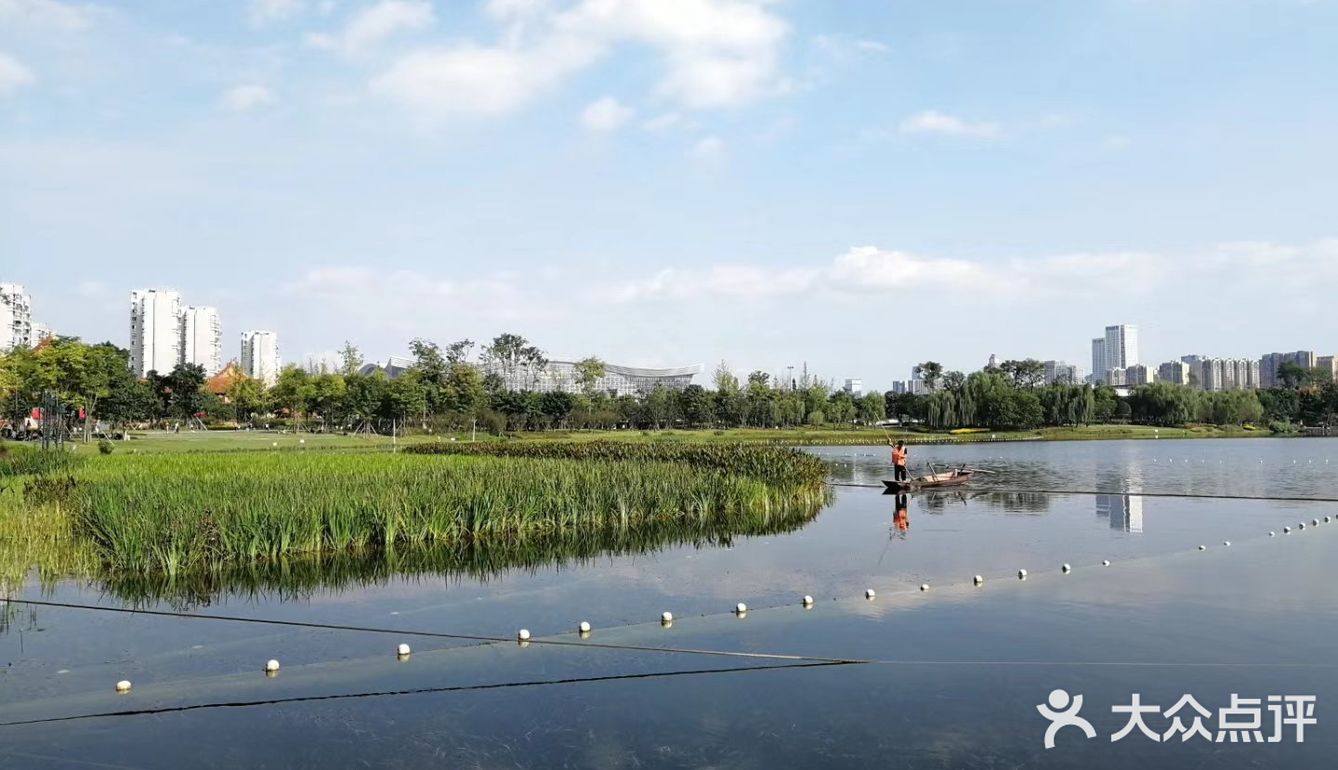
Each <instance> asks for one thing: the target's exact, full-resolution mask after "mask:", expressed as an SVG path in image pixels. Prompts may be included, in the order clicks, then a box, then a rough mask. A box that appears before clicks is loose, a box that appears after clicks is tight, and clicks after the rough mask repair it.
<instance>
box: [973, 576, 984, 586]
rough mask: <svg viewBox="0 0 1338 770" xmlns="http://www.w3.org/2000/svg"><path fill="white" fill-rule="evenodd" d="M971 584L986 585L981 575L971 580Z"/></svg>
mask: <svg viewBox="0 0 1338 770" xmlns="http://www.w3.org/2000/svg"><path fill="white" fill-rule="evenodd" d="M971 582H972V583H975V584H976V585H984V583H985V578H983V577H981V576H980V575H976V576H975V577H973V578H971Z"/></svg>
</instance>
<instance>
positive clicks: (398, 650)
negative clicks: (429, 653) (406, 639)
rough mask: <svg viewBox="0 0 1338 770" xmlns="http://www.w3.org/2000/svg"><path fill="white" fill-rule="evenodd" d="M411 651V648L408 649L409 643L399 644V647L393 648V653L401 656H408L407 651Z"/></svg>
mask: <svg viewBox="0 0 1338 770" xmlns="http://www.w3.org/2000/svg"><path fill="white" fill-rule="evenodd" d="M411 652H413V650H411V649H409V645H407V644H401V645H400V646H399V647H396V648H395V654H396V655H398V656H400V657H401V658H407V657H409V653H411Z"/></svg>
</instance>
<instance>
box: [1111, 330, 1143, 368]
mask: <svg viewBox="0 0 1338 770" xmlns="http://www.w3.org/2000/svg"><path fill="white" fill-rule="evenodd" d="M1105 339H1106V349H1105V353H1106V368H1107V369H1128V368H1129V367H1131V366H1134V365H1135V364H1137V363H1138V327H1137V326H1130V325H1128V324H1119V325H1116V326H1107V327H1106V337H1105Z"/></svg>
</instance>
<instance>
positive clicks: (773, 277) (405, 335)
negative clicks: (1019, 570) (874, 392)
mask: <svg viewBox="0 0 1338 770" xmlns="http://www.w3.org/2000/svg"><path fill="white" fill-rule="evenodd" d="M1336 83H1338V2H1331V1H1329V0H1050V1H1048V2H1043V1H1040V0H1035V1H1030V2H1028V1H1025V0H997V1H990V2H983V1H982V0H934V2H924V1H922V0H859V2H831V1H822V2H819V1H818V0H486V1H485V2H474V1H473V0H235V1H228V0H124V1H123V2H110V1H108V2H96V1H94V2H73V1H70V2H67V1H66V0H0V282H17V283H22V284H24V285H25V286H26V287H27V288H28V290H29V292H30V294H31V295H32V296H33V301H34V306H35V315H36V316H37V318H38V320H40V321H43V322H45V323H47V324H49V325H51V326H53V327H54V328H55V329H56V331H57V332H59V333H62V334H70V335H77V336H80V337H83V338H84V339H87V340H90V341H101V340H104V339H108V340H111V341H112V342H115V343H117V344H120V345H126V344H128V335H129V309H128V308H129V305H128V296H129V292H130V290H131V289H135V288H147V287H156V288H175V289H178V290H179V291H181V292H182V293H183V295H184V297H185V299H186V301H187V302H188V303H190V304H196V305H214V306H217V307H218V308H219V310H220V313H221V316H222V318H223V324H224V356H225V358H230V357H235V356H236V355H237V349H238V345H239V343H238V339H239V336H240V334H241V332H242V331H244V330H246V329H253V328H263V329H272V330H274V331H276V332H277V333H278V334H279V338H280V346H281V349H282V352H283V355H284V358H285V360H287V361H294V362H302V361H305V360H307V359H309V358H312V357H323V356H331V355H333V351H335V350H337V349H338V348H339V347H340V346H341V345H342V344H343V342H344V341H345V340H349V341H351V342H352V343H353V344H354V345H356V346H358V347H359V348H360V349H361V350H362V351H363V353H364V354H365V355H366V357H367V358H368V359H374V360H383V359H384V358H385V357H386V356H388V355H392V354H396V355H399V354H404V353H405V352H407V347H408V341H409V340H410V339H412V338H414V337H424V338H428V339H433V340H436V341H438V342H441V343H443V344H444V343H446V342H449V341H452V340H456V339H460V338H466V337H467V338H470V339H473V340H476V341H486V340H489V339H491V338H492V337H493V336H495V335H497V334H499V333H502V332H513V333H518V334H521V335H524V336H525V337H527V338H529V339H530V340H531V341H533V342H534V343H536V344H537V345H539V346H540V347H541V348H543V349H544V350H546V351H547V352H548V354H549V356H550V357H551V358H554V359H571V358H579V357H584V356H587V355H598V356H600V357H601V358H603V359H605V360H606V361H609V362H613V363H622V364H629V365H643V366H659V365H663V366H678V365H688V364H701V365H702V366H703V367H704V369H705V371H706V372H707V373H708V374H709V372H710V371H711V370H712V369H713V368H714V367H715V366H716V365H717V364H718V363H719V362H720V361H726V362H728V364H729V366H730V367H731V368H733V369H734V370H736V371H738V372H740V373H746V372H748V371H751V370H753V369H762V370H764V371H768V372H780V371H784V370H785V368H786V367H787V366H794V367H796V370H798V369H799V368H800V367H801V366H803V365H804V364H805V363H807V366H808V369H809V371H810V372H812V373H814V374H816V375H817V376H820V377H822V378H831V379H834V380H835V381H836V382H837V383H838V384H840V382H841V381H842V380H844V379H845V378H858V379H862V380H863V382H864V384H865V387H866V388H878V389H882V388H885V387H888V386H890V384H891V382H892V381H893V380H899V379H906V378H908V377H909V375H910V369H911V367H912V366H913V365H914V364H916V363H917V362H920V361H925V360H931V359H932V360H936V361H940V362H942V363H943V364H944V365H945V366H946V367H947V368H950V369H962V370H966V371H970V370H974V369H976V368H979V367H980V366H982V365H984V363H985V361H986V359H987V358H988V356H989V355H990V354H992V353H993V354H997V355H998V356H999V357H1000V358H1001V359H1006V358H1024V357H1035V358H1040V359H1043V360H1044V359H1051V358H1054V359H1066V360H1069V361H1071V362H1074V363H1077V364H1079V365H1080V366H1083V367H1084V368H1087V367H1089V366H1090V340H1091V339H1092V338H1093V337H1095V336H1099V335H1100V334H1101V332H1102V329H1103V328H1104V327H1105V326H1106V325H1108V324H1115V323H1130V324H1137V325H1138V326H1139V327H1140V329H1141V338H1142V339H1141V347H1142V358H1143V362H1144V363H1148V364H1152V365H1154V366H1155V364H1157V363H1159V362H1161V361H1164V360H1171V359H1174V358H1178V357H1179V356H1181V355H1185V354H1189V353H1199V354H1205V355H1213V356H1239V357H1247V356H1248V357H1257V356H1259V355H1260V354H1262V353H1265V352H1270V351H1275V350H1296V349H1311V350H1316V351H1317V352H1319V353H1320V354H1331V353H1334V352H1338V320H1335V318H1336V316H1335V296H1336V295H1335V289H1334V287H1335V286H1338V99H1336V98H1335V92H1336V91H1338V86H1335V84H1336ZM707 379H709V378H708V377H703V381H705V380H707Z"/></svg>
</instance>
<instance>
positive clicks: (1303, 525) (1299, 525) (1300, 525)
mask: <svg viewBox="0 0 1338 770" xmlns="http://www.w3.org/2000/svg"><path fill="white" fill-rule="evenodd" d="M1296 528H1297V529H1305V522H1304V521H1303V522H1301V523H1300V524H1297V525H1296Z"/></svg>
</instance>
